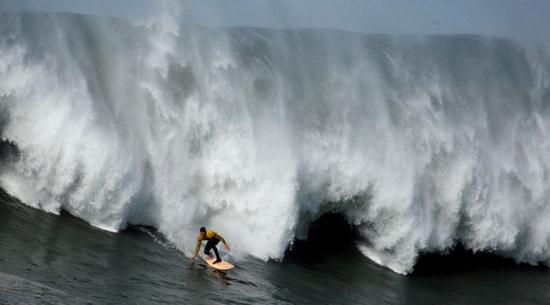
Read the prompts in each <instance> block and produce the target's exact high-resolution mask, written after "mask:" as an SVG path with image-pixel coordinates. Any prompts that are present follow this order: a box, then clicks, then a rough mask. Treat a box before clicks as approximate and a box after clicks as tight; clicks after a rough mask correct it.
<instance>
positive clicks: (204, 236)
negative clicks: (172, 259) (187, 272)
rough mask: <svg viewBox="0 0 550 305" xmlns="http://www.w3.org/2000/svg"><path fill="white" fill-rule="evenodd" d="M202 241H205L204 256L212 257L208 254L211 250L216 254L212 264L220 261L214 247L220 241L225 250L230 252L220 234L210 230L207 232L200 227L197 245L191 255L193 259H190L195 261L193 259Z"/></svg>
mask: <svg viewBox="0 0 550 305" xmlns="http://www.w3.org/2000/svg"><path fill="white" fill-rule="evenodd" d="M203 240H207V242H206V246H205V247H204V254H206V255H208V256H210V257H212V255H211V254H210V250H211V249H212V250H214V253H215V254H216V261H215V262H214V264H216V263H219V262H221V261H222V260H221V258H220V254H219V253H218V249H217V248H216V245H217V244H218V243H219V242H220V241H221V242H222V243H223V245H224V247H225V250H227V251H229V250H231V249H230V248H229V245H228V244H227V242H226V241H225V239H223V237H222V236H221V235H220V234H218V233H216V232H214V231H212V230H207V229H206V228H205V227H201V228H200V230H199V237H198V238H197V245H196V246H195V252H194V253H193V257H191V259H195V257H197V254H198V253H199V249H200V248H201V243H202V241H203Z"/></svg>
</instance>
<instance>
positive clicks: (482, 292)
mask: <svg viewBox="0 0 550 305" xmlns="http://www.w3.org/2000/svg"><path fill="white" fill-rule="evenodd" d="M0 196H1V197H0V303H1V304H10V303H13V304H20V303H25V304H43V303H50V304H62V303H65V304H78V303H84V304H85V303H93V304H155V303H171V304H176V303H179V304H548V303H550V270H548V269H547V268H544V267H531V266H525V265H516V264H514V263H513V262H511V261H509V260H504V259H499V258H494V257H490V256H483V255H481V256H479V255H478V256H471V255H460V254H459V255H454V256H452V257H440V256H435V255H431V256H425V257H423V258H422V259H421V261H420V262H419V265H418V266H417V268H416V270H417V271H416V272H415V273H414V274H412V275H408V276H403V275H399V274H396V273H393V272H392V271H390V270H388V269H385V268H383V267H380V266H378V265H376V264H374V263H372V262H370V261H369V260H368V259H367V258H365V257H364V256H362V255H361V254H360V253H359V252H358V251H356V250H354V248H353V247H352V246H351V244H350V243H348V242H346V243H341V244H338V243H334V241H331V240H330V239H331V236H327V239H328V240H329V242H328V243H318V242H317V241H316V239H320V236H323V235H325V236H326V234H325V232H323V230H322V229H321V230H320V231H319V232H320V233H318V236H317V237H315V235H314V236H313V237H312V239H311V241H310V242H301V243H297V244H296V245H295V246H294V250H293V251H291V252H289V253H288V255H287V256H286V258H285V260H284V261H283V262H268V263H265V262H262V261H259V260H255V259H248V260H245V261H239V262H236V264H237V267H236V268H235V269H233V270H231V271H229V272H227V273H225V274H224V273H218V272H215V271H213V270H212V269H210V268H207V267H205V266H204V265H203V264H202V263H198V262H197V263H195V264H190V263H189V260H188V259H187V258H186V257H185V256H184V255H183V254H182V253H180V252H179V251H177V250H175V249H173V248H171V247H170V246H169V245H167V244H166V243H164V242H163V241H162V237H161V236H158V235H157V234H156V233H154V232H153V231H150V230H148V229H145V228H130V229H128V230H126V231H124V232H121V233H118V234H115V233H109V232H105V231H101V230H98V229H95V228H93V227H91V226H89V225H88V224H86V223H84V222H82V221H80V220H78V219H76V218H74V217H72V216H70V215H67V214H62V215H61V216H55V215H51V214H47V213H44V212H41V211H38V210H34V209H31V208H28V207H25V206H23V205H21V204H19V203H17V202H15V200H13V199H12V198H10V197H8V196H7V195H5V194H4V193H2V194H1V195H0ZM328 223H330V224H332V225H335V222H334V221H329V222H328ZM323 225H324V226H325V227H326V226H327V224H323ZM336 225H337V223H336ZM325 230H326V228H325Z"/></svg>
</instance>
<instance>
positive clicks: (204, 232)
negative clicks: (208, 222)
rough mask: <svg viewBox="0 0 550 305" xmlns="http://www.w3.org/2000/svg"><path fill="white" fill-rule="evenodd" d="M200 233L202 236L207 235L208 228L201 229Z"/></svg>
mask: <svg viewBox="0 0 550 305" xmlns="http://www.w3.org/2000/svg"><path fill="white" fill-rule="evenodd" d="M199 233H200V234H201V235H204V234H206V228H205V227H201V228H200V230H199Z"/></svg>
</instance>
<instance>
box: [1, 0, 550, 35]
mask: <svg viewBox="0 0 550 305" xmlns="http://www.w3.org/2000/svg"><path fill="white" fill-rule="evenodd" d="M162 2H163V1H161V0H48V1H46V0H0V10H30V11H61V12H76V13H87V14H96V15H108V16H117V17H125V18H142V17H150V16H151V15H154V14H155V13H156V12H157V11H158V7H159V4H162ZM174 2H177V3H178V4H179V5H178V6H179V7H180V9H181V16H182V17H181V19H182V21H183V22H185V23H190V24H200V25H205V26H209V27H219V26H260V27H272V28H273V27H275V28H288V27H292V28H295V27H298V28H333V29H343V30H350V31H356V32H365V33H391V34H396V33H408V34H449V33H468V34H481V35H489V36H499V37H509V38H517V39H522V40H536V41H544V42H549V41H550V0H454V1H451V0H386V1H381V0H378V1H374V0H277V1H275V0H272V1H268V0H179V1H177V0H174Z"/></svg>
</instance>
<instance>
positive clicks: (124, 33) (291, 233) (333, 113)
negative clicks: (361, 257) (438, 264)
mask: <svg viewBox="0 0 550 305" xmlns="http://www.w3.org/2000/svg"><path fill="white" fill-rule="evenodd" d="M159 20H160V21H151V22H139V23H138V22H126V21H121V20H115V19H107V18H102V17H91V16H79V15H62V14H53V15H52V14H46V15H44V14H16V13H2V14H1V15H0V109H1V113H2V116H0V118H1V119H0V123H1V124H0V126H1V135H2V141H3V143H4V144H6V143H11V144H9V145H11V147H13V146H15V147H16V148H17V152H18V153H17V156H16V157H15V158H10V159H7V158H3V162H2V167H1V171H0V185H1V187H2V188H3V189H5V190H6V191H7V192H9V193H10V194H11V195H13V196H15V197H17V198H19V199H20V200H21V201H23V202H24V203H26V204H28V205H30V206H33V207H36V208H40V209H43V210H46V211H49V212H53V213H58V212H59V211H60V210H66V211H68V212H69V213H71V214H73V215H75V216H77V217H80V218H82V219H84V220H86V221H87V222H89V223H91V224H92V225H94V226H97V227H100V228H103V229H107V230H112V231H117V230H120V229H122V228H124V227H125V226H126V224H128V223H131V224H144V225H150V226H154V227H156V228H158V229H159V231H160V232H162V233H163V234H164V235H165V236H166V237H167V238H168V239H169V240H171V241H172V242H173V243H174V244H175V245H176V246H177V247H178V248H179V249H181V250H183V251H186V252H189V251H191V250H192V247H193V246H194V239H195V234H196V231H197V228H198V227H199V226H201V225H207V226H210V227H213V228H215V229H216V230H218V231H219V232H222V233H223V234H224V236H226V237H227V239H228V240H229V241H230V243H231V244H232V245H233V246H234V247H233V248H234V250H235V252H236V253H237V255H246V254H251V255H254V256H256V257H259V258H262V259H269V258H275V259H278V258H281V257H282V256H283V254H284V251H285V249H286V248H287V247H288V246H289V245H290V244H291V243H292V241H293V240H294V239H295V238H304V237H305V236H304V232H307V226H308V225H309V223H311V222H312V221H314V220H315V219H317V218H318V217H320V215H322V214H324V213H328V212H330V213H340V214H342V215H344V216H345V217H346V219H347V220H348V221H349V222H350V223H351V224H353V225H355V226H356V228H357V229H358V231H359V233H360V234H361V236H362V237H363V239H362V240H360V241H358V247H359V249H360V250H361V251H362V252H363V253H364V254H365V255H367V256H368V257H370V258H371V259H373V260H374V261H376V262H378V263H379V264H382V265H385V266H387V267H389V268H391V269H393V270H394V271H396V272H400V273H407V272H410V271H411V270H412V268H413V266H414V263H415V260H416V257H417V255H418V254H419V253H422V252H435V251H445V250H447V249H450V248H452V247H453V246H454V245H455V244H456V243H457V242H460V243H462V244H464V245H465V247H467V248H470V249H473V250H475V251H478V250H484V251H491V252H495V253H498V254H501V255H504V256H507V257H512V258H514V259H516V260H517V261H519V262H529V263H538V262H542V261H545V260H547V259H549V258H550V222H549V221H548V219H550V204H549V200H550V181H549V180H550V137H549V136H548V134H547V133H548V131H549V128H550V75H549V72H550V52H549V51H548V48H546V47H542V46H527V45H522V44H520V43H516V42H513V41H508V40H504V39H496V38H486V37H478V36H464V35H462V36H426V37H420V36H418V37H417V36H383V35H363V34H354V33H346V32H339V31H328V30H267V29H255V28H229V29H217V30H211V29H205V28H200V27H184V26H180V25H179V23H178V22H176V20H177V19H174V18H172V17H170V16H165V17H164V18H160V19H159ZM12 150H13V149H12Z"/></svg>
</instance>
